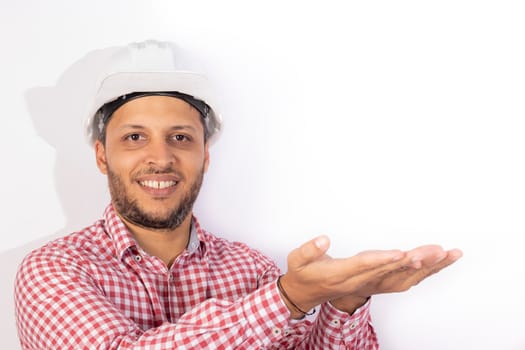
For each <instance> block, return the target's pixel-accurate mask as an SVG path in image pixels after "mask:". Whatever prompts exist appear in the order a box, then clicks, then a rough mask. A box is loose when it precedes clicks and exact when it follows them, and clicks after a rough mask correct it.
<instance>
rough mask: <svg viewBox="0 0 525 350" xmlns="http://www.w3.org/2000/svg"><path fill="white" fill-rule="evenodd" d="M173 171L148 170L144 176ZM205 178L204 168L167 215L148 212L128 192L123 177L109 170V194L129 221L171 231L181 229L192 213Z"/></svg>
mask: <svg viewBox="0 0 525 350" xmlns="http://www.w3.org/2000/svg"><path fill="white" fill-rule="evenodd" d="M174 172H175V171H174V170H173V169H171V168H170V169H163V170H157V169H148V170H146V171H145V172H142V174H145V173H146V174H165V173H174ZM203 178H204V166H203V167H202V169H201V170H200V171H199V172H198V174H197V177H196V178H195V180H194V181H193V182H192V183H191V184H190V188H189V190H187V191H186V192H185V193H183V195H182V199H181V200H180V202H179V203H178V205H177V206H175V207H174V208H173V210H171V211H170V212H168V213H167V214H165V215H162V214H159V213H148V212H146V211H145V210H144V209H143V208H142V207H141V205H140V203H139V202H138V200H137V199H136V198H133V196H132V195H131V194H130V193H129V192H128V190H127V188H126V186H125V185H124V180H123V179H122V177H120V176H119V175H117V174H116V173H114V172H113V171H111V169H109V168H108V184H109V192H110V194H111V198H112V200H113V205H114V206H115V210H116V211H117V213H119V214H120V215H121V216H122V217H123V218H124V219H126V220H127V221H129V222H131V223H133V224H135V225H137V226H140V227H143V228H146V229H152V230H156V231H170V230H174V229H176V228H177V227H179V226H180V225H181V224H182V222H183V221H184V219H186V217H187V216H188V215H189V214H190V213H191V211H192V209H193V204H194V203H195V200H196V199H197V196H198V195H199V191H200V188H201V186H202V180H203Z"/></svg>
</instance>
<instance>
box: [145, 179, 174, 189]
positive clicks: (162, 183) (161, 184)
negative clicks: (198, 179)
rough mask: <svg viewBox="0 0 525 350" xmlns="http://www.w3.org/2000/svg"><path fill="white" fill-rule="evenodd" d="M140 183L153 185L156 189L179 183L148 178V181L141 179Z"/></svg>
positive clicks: (147, 185)
mask: <svg viewBox="0 0 525 350" xmlns="http://www.w3.org/2000/svg"><path fill="white" fill-rule="evenodd" d="M140 184H141V185H142V186H144V187H151V188H155V189H163V188H167V187H170V186H175V185H176V184H177V182H176V181H153V180H147V181H141V182H140Z"/></svg>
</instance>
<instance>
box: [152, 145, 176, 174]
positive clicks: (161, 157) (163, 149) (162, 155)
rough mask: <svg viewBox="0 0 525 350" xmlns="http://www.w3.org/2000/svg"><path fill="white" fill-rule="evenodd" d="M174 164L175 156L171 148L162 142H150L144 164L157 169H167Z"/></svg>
mask: <svg viewBox="0 0 525 350" xmlns="http://www.w3.org/2000/svg"><path fill="white" fill-rule="evenodd" d="M175 162H176V155H175V152H174V150H173V148H172V147H170V146H169V144H168V143H167V142H166V141H164V140H155V141H151V142H150V143H149V145H148V147H147V156H146V163H147V164H148V165H156V166H158V167H159V168H167V167H170V166H172V165H173V164H174V163H175Z"/></svg>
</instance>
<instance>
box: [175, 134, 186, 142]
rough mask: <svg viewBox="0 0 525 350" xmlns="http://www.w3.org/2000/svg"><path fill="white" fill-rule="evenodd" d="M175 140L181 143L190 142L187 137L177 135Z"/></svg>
mask: <svg viewBox="0 0 525 350" xmlns="http://www.w3.org/2000/svg"><path fill="white" fill-rule="evenodd" d="M173 138H174V139H175V140H176V141H179V142H180V141H187V140H188V138H187V137H186V136H185V135H175V136H174V137H173Z"/></svg>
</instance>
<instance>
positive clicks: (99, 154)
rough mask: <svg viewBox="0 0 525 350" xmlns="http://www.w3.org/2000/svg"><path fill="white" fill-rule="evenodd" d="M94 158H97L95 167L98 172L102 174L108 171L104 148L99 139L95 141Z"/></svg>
mask: <svg viewBox="0 0 525 350" xmlns="http://www.w3.org/2000/svg"><path fill="white" fill-rule="evenodd" d="M94 146H95V158H96V160H97V167H98V169H99V170H100V172H101V173H102V174H104V175H107V173H108V162H107V160H106V149H105V147H104V145H103V144H102V142H100V141H99V140H96V141H95V145H94Z"/></svg>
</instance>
